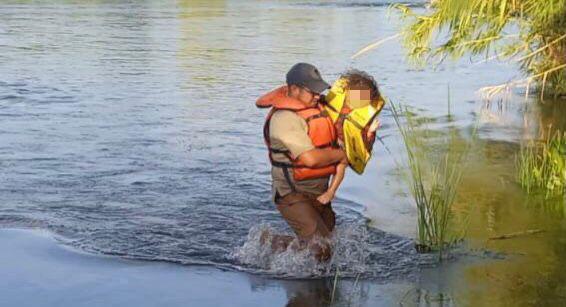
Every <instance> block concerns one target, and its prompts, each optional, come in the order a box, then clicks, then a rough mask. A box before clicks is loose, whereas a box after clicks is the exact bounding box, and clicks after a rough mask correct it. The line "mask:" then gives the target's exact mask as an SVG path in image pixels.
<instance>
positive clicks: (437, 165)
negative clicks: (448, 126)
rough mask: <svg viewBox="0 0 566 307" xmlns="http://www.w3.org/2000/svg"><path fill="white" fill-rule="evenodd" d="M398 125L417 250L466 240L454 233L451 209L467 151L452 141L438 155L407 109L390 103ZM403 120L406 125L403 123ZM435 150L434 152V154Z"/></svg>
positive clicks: (441, 249) (441, 251) (440, 251)
mask: <svg viewBox="0 0 566 307" xmlns="http://www.w3.org/2000/svg"><path fill="white" fill-rule="evenodd" d="M391 109H392V112H393V117H394V119H395V123H396V124H397V127H398V128H399V130H400V132H401V135H402V137H403V141H404V143H405V148H406V151H407V159H408V167H409V172H408V176H407V177H406V178H407V179H408V182H409V186H410V191H411V195H412V197H413V200H414V201H415V204H416V206H417V211H418V217H417V245H416V246H417V250H419V251H421V252H426V251H430V250H434V251H438V252H439V255H440V258H442V253H443V250H444V249H445V248H446V246H448V245H451V244H453V243H455V242H457V241H459V240H460V239H462V237H463V233H461V232H458V231H455V229H454V228H455V225H454V223H453V221H452V219H453V212H452V209H453V208H452V207H453V204H454V203H455V199H456V192H457V188H458V186H459V184H460V181H461V178H462V174H463V170H464V167H465V163H464V162H465V161H464V160H465V157H466V155H467V151H468V150H467V149H465V150H459V151H458V150H453V148H452V146H451V145H452V142H451V141H449V142H447V145H448V147H447V148H445V150H442V152H438V151H437V149H438V147H439V146H431V145H432V144H427V142H426V139H427V137H426V136H425V135H423V131H422V130H417V121H416V119H415V118H414V117H413V115H412V114H411V112H409V111H408V110H407V109H403V108H402V107H401V106H399V105H395V104H394V103H391ZM401 117H404V118H405V123H401ZM432 148H435V150H436V151H435V152H433V151H431V149H432Z"/></svg>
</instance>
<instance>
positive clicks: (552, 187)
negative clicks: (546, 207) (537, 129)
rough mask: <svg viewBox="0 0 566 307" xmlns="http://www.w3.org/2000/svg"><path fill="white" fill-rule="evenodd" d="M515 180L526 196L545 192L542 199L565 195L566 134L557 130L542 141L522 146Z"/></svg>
mask: <svg viewBox="0 0 566 307" xmlns="http://www.w3.org/2000/svg"><path fill="white" fill-rule="evenodd" d="M516 161H517V170H518V172H517V177H518V178H517V179H518V181H519V183H520V184H521V186H522V187H523V188H524V189H525V190H527V193H534V192H536V191H544V195H545V198H550V197H552V196H558V195H564V193H565V192H566V133H563V132H560V131H557V132H555V133H554V134H553V135H552V136H551V135H550V133H549V135H547V137H546V138H545V139H544V140H543V141H542V142H538V143H535V142H530V143H529V144H527V145H525V146H521V150H520V152H519V155H518V157H517V160H516Z"/></svg>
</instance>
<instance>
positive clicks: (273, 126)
mask: <svg viewBox="0 0 566 307" xmlns="http://www.w3.org/2000/svg"><path fill="white" fill-rule="evenodd" d="M307 133H308V125H307V123H306V121H305V120H304V119H302V118H301V117H300V116H298V115H297V114H296V113H295V112H293V111H289V110H278V111H276V112H275V113H273V116H272V117H271V121H270V126H269V138H270V142H271V147H272V148H273V149H276V150H281V151H283V150H289V151H290V154H291V156H292V157H298V156H299V155H300V154H302V153H304V152H306V151H309V150H311V149H314V148H315V146H314V145H313V143H312V141H311V140H310V138H309V137H308V134H307ZM273 160H275V161H277V162H287V163H290V162H291V161H290V159H289V157H287V155H285V154H284V153H273ZM289 172H290V176H289V178H290V180H291V183H292V184H293V185H294V187H295V190H296V191H297V192H306V193H311V194H316V195H320V194H322V193H324V192H325V191H326V190H327V189H328V182H329V178H330V176H326V177H322V178H315V179H307V180H300V181H297V180H295V179H294V176H293V169H292V168H290V169H289ZM271 177H272V179H273V181H272V196H273V199H275V196H276V194H278V195H279V196H280V197H283V196H285V195H287V194H289V193H291V192H292V191H293V190H292V188H291V187H290V186H289V183H288V182H287V179H286V177H285V174H284V171H283V169H282V168H280V167H272V168H271Z"/></svg>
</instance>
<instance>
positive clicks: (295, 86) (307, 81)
mask: <svg viewBox="0 0 566 307" xmlns="http://www.w3.org/2000/svg"><path fill="white" fill-rule="evenodd" d="M287 86H288V88H289V91H288V96H289V97H292V98H295V99H297V100H299V101H301V102H302V103H303V104H304V105H305V106H306V107H313V106H315V105H316V104H317V103H318V99H319V98H320V94H321V93H322V92H323V91H325V90H326V89H328V88H329V87H330V85H329V84H328V83H326V81H324V80H323V79H322V76H321V75H320V72H319V71H318V69H317V68H316V67H314V66H313V65H311V64H307V63H297V64H295V65H293V67H291V69H290V70H289V72H287Z"/></svg>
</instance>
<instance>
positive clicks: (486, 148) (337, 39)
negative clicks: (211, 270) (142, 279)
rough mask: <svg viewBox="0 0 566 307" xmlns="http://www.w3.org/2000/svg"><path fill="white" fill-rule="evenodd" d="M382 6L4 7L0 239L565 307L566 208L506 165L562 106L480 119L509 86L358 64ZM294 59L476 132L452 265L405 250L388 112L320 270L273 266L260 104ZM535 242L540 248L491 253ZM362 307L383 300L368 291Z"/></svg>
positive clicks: (391, 51)
mask: <svg viewBox="0 0 566 307" xmlns="http://www.w3.org/2000/svg"><path fill="white" fill-rule="evenodd" d="M390 4H391V3H390V2H380V1H373V2H372V1H352V2H349V1H314V2H306V1H249V2H244V1H177V2H172V1H160V2H159V3H158V2H157V1H147V2H142V1H138V2H128V1H104V2H100V3H98V2H86V1H85V2H81V1H76V2H68V1H60V2H59V1H58V2H53V1H40V2H34V3H28V2H18V1H7V2H6V1H5V2H3V3H2V4H0V18H1V20H2V21H1V22H0V170H1V172H0V227H17V228H40V229H46V230H49V231H50V232H52V233H54V234H55V235H56V236H57V238H58V239H59V241H60V242H62V243H63V244H67V245H70V246H72V247H75V248H78V249H81V250H85V251H88V252H93V253H103V254H109V255H117V256H122V257H127V258H133V259H141V260H160V261H169V262H174V263H179V264H185V265H190V264H204V265H210V266H215V267H219V268H223V269H230V270H240V271H245V272H248V273H251V274H257V275H260V276H268V277H269V278H291V279H293V278H309V279H314V280H313V281H312V282H313V284H314V283H316V281H315V280H316V279H320V278H323V277H330V276H334V274H335V271H336V268H339V270H340V274H341V275H340V276H343V278H344V279H345V280H346V283H347V282H348V280H353V279H354V278H358V277H359V278H361V280H362V281H363V282H362V284H364V285H365V286H366V288H367V287H369V288H370V289H371V286H368V285H372V284H380V285H383V284H391V285H395V284H396V283H403V284H404V285H407V284H409V285H410V286H409V289H408V290H407V289H405V288H402V289H403V291H406V294H405V295H404V296H402V297H400V298H399V300H402V302H404V303H408V304H433V305H434V304H439V305H446V304H448V305H450V304H454V305H460V304H462V305H476V306H477V305H480V304H485V305H492V306H493V305H523V304H525V305H530V304H543V305H544V304H559V303H564V300H566V296H565V294H564V293H566V288H565V287H564V285H565V284H566V283H565V282H566V271H565V270H564V269H563V265H561V264H562V263H563V262H564V261H566V239H564V236H563V234H564V230H565V228H566V225H565V224H566V223H565V222H564V221H565V220H564V217H565V210H564V207H563V203H562V202H563V200H551V201H546V200H540V199H533V198H532V197H527V196H526V195H524V193H523V191H522V190H521V189H520V187H519V186H518V185H517V183H516V181H515V177H514V156H515V154H516V153H517V151H518V149H519V143H520V142H521V141H524V140H527V139H532V138H537V137H539V136H540V135H544V133H545V131H546V130H547V129H548V126H549V124H552V125H553V127H554V128H557V127H558V128H561V129H564V127H565V126H566V124H565V121H564V118H565V117H564V115H565V114H566V107H564V105H565V104H564V103H560V102H555V103H552V102H551V101H549V100H548V99H547V100H546V101H545V103H540V102H539V101H538V100H537V99H535V98H533V97H529V98H528V99H525V98H524V97H523V96H522V95H521V93H520V92H511V93H510V94H509V95H508V96H507V97H506V98H507V99H505V100H498V99H494V100H493V101H492V102H491V103H486V102H485V101H483V100H482V99H481V97H480V96H479V95H478V93H477V90H478V89H479V88H480V87H482V86H488V85H495V84H500V83H503V82H505V81H508V80H510V79H512V78H519V77H521V74H520V73H519V72H518V71H517V70H516V67H513V66H512V65H506V64H502V63H498V62H486V63H482V62H480V61H481V58H472V59H469V60H468V59H466V60H463V61H460V62H457V63H446V64H443V65H441V66H439V67H438V68H436V69H434V70H433V69H416V68H414V67H412V66H410V65H408V64H407V63H406V61H405V57H404V52H403V50H402V48H401V46H400V44H399V42H397V41H391V42H389V43H386V44H384V45H383V46H382V47H381V48H379V49H377V50H375V51H372V52H369V53H367V54H364V55H362V56H360V57H359V58H357V59H356V60H351V59H350V57H351V55H353V54H354V53H355V52H356V51H357V50H359V49H360V48H362V47H364V46H365V45H367V44H369V43H371V42H373V41H375V40H377V39H381V38H385V37H388V36H391V35H394V34H396V33H397V32H398V31H399V26H400V25H399V20H398V19H399V18H398V16H397V14H396V13H395V12H390V11H389V10H388V6H389V5H390ZM410 4H411V5H413V6H414V7H415V8H416V9H417V10H424V4H423V3H422V2H410ZM296 62H310V63H313V64H315V65H317V66H318V67H319V69H320V71H321V72H322V74H323V76H324V77H325V78H326V79H327V80H328V81H333V80H335V79H336V78H337V77H338V76H339V75H340V73H341V72H343V71H345V70H346V69H348V68H358V69H362V70H365V71H367V72H369V73H370V74H372V75H373V76H375V78H376V79H377V81H378V83H379V84H380V89H381V91H382V92H383V93H384V94H385V95H386V96H387V97H388V98H389V99H391V100H394V101H397V102H402V103H404V104H406V105H409V106H411V107H412V108H414V109H415V110H418V112H419V113H418V114H419V116H422V117H423V118H426V119H427V122H429V125H430V127H429V128H430V129H434V130H435V131H438V132H440V133H443V132H446V131H449V130H451V129H457V130H458V131H460V133H461V136H462V138H463V139H470V137H469V135H470V134H471V132H470V131H472V130H473V129H474V127H478V133H477V139H476V142H475V145H474V147H473V153H472V154H471V158H470V161H469V163H468V167H467V168H466V170H467V171H466V172H465V175H464V179H463V184H462V188H461V189H460V195H459V198H458V208H461V209H462V210H463V211H466V212H468V214H469V227H468V232H467V236H466V240H465V244H463V246H461V247H459V248H458V250H457V251H454V252H453V253H452V256H450V257H449V259H448V261H446V262H445V263H443V264H440V265H439V264H437V261H436V257H435V256H434V255H419V254H417V253H416V252H415V251H414V248H413V240H412V238H413V237H414V232H415V219H416V209H415V208H414V206H413V205H412V203H411V200H410V198H408V195H407V192H408V190H407V188H406V186H405V185H404V184H403V182H402V181H401V179H400V177H399V171H398V169H397V164H396V162H395V161H397V160H399V159H402V157H403V156H404V155H405V152H404V149H403V144H402V143H401V142H400V138H399V133H398V132H397V129H396V126H395V124H394V121H393V118H392V117H391V113H390V111H389V110H388V109H386V110H384V112H383V113H382V114H381V115H380V117H381V122H382V126H381V128H380V132H379V135H380V137H381V138H382V142H376V145H375V149H374V157H373V159H372V160H371V162H370V164H369V165H368V169H367V170H366V173H365V174H364V175H363V176H358V175H356V174H354V173H353V172H349V173H348V174H347V176H346V180H345V182H344V183H343V185H342V187H341V190H340V191H339V193H338V199H337V200H336V201H335V203H334V208H335V210H336V211H337V214H338V227H337V234H336V244H337V248H336V251H335V255H334V258H333V260H332V262H331V263H330V264H328V265H325V266H317V265H314V264H312V263H310V262H309V261H308V259H306V258H305V257H303V256H304V255H282V256H281V257H272V256H270V255H266V254H265V253H264V251H262V250H261V248H260V247H259V246H258V245H257V244H256V243H257V238H258V236H259V232H260V231H261V230H262V229H265V228H273V229H275V231H280V232H289V229H288V228H287V226H286V225H285V223H284V221H283V220H282V219H281V217H280V216H279V213H278V212H277V211H276V210H275V208H274V206H273V205H272V204H271V203H270V176H269V166H268V160H267V157H266V150H265V148H264V145H263V140H262V136H261V129H262V124H263V120H264V117H265V110H259V109H256V108H255V106H254V102H255V100H256V99H257V97H258V96H259V95H261V94H262V93H264V92H266V91H268V90H269V89H271V88H273V87H275V86H277V85H279V84H282V83H283V82H284V80H285V78H284V76H285V73H286V71H287V70H288V69H289V68H290V67H291V66H292V65H293V64H294V63H296ZM448 88H449V90H448ZM448 96H450V102H451V103H450V105H449V104H448V103H447V101H448ZM533 229H534V230H541V231H542V232H541V233H538V234H535V235H529V236H520V237H518V238H513V239H509V240H500V241H499V240H498V241H493V240H488V238H489V237H493V236H497V235H504V234H508V233H514V232H521V231H525V230H533ZM351 284H352V282H350V285H351ZM355 285H356V283H354V284H353V286H355ZM392 287H393V288H395V286H392ZM404 287H406V286H404ZM397 289H401V288H397ZM366 290H367V289H366ZM358 299H359V302H355V303H354V304H358V303H359V304H361V305H364V304H370V303H371V302H376V301H378V299H376V298H375V297H373V298H372V296H371V291H369V294H368V293H366V295H365V296H361V297H359V298H358ZM298 300H299V301H300V297H299V299H298Z"/></svg>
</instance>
